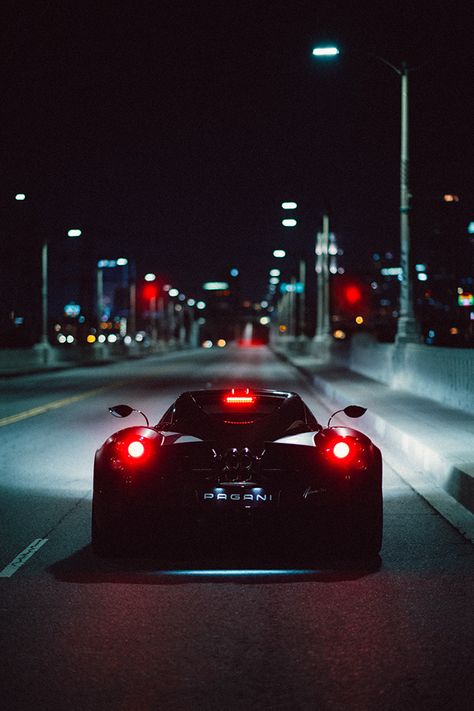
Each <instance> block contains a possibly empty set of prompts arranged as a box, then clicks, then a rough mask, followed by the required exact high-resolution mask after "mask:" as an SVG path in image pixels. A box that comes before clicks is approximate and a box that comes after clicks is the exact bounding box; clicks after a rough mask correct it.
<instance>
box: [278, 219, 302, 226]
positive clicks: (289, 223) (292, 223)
mask: <svg viewBox="0 0 474 711" xmlns="http://www.w3.org/2000/svg"><path fill="white" fill-rule="evenodd" d="M281 224H282V225H283V227H296V225H297V224H298V220H295V219H294V218H292V217H290V218H288V217H285V219H284V220H282V221H281Z"/></svg>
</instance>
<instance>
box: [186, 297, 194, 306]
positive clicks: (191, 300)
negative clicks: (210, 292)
mask: <svg viewBox="0 0 474 711" xmlns="http://www.w3.org/2000/svg"><path fill="white" fill-rule="evenodd" d="M186 303H187V305H188V306H195V304H196V299H188V300H187V302H186Z"/></svg>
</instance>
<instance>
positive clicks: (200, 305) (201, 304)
mask: <svg viewBox="0 0 474 711" xmlns="http://www.w3.org/2000/svg"><path fill="white" fill-rule="evenodd" d="M196 308H198V309H199V311H202V310H203V309H205V308H206V302H205V301H198V302H197V304H196Z"/></svg>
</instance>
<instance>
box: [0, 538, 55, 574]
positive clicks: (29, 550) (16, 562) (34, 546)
mask: <svg viewBox="0 0 474 711" xmlns="http://www.w3.org/2000/svg"><path fill="white" fill-rule="evenodd" d="M47 540H48V539H47V538H35V540H34V541H33V542H32V543H30V545H29V546H27V547H26V548H25V550H23V551H21V553H18V555H17V556H16V558H13V560H12V561H11V563H8V565H6V566H5V567H4V569H3V570H0V578H11V576H12V575H13V574H14V573H16V571H17V570H18V568H21V566H22V565H24V564H25V563H26V561H27V560H28V558H31V556H32V555H34V554H35V553H36V551H38V550H39V549H40V548H41V546H44V544H45V543H46V541H47Z"/></svg>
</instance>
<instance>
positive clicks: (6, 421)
mask: <svg viewBox="0 0 474 711" xmlns="http://www.w3.org/2000/svg"><path fill="white" fill-rule="evenodd" d="M123 382H125V381H123V380H122V381H120V382H117V383H113V384H112V385H103V386H102V387H101V388H95V390H87V391H86V392H85V393H81V394H80V395H71V396H70V397H65V398H63V399H62V400H54V401H53V402H48V403H46V405H39V406H38V407H32V408H31V409H30V410H24V411H23V412H18V413H17V414H16V415H8V417H2V418H0V427H5V425H12V424H13V423H14V422H20V421H21V420H27V419H28V418H29V417H35V416H36V415H42V414H43V413H45V412H49V410H57V409H58V408H60V407H65V406H66V405H71V404H72V403H73V402H79V401H80V400H87V398H89V397H94V395H98V393H101V392H104V390H110V388H116V387H117V386H118V385H122V383H123Z"/></svg>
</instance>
